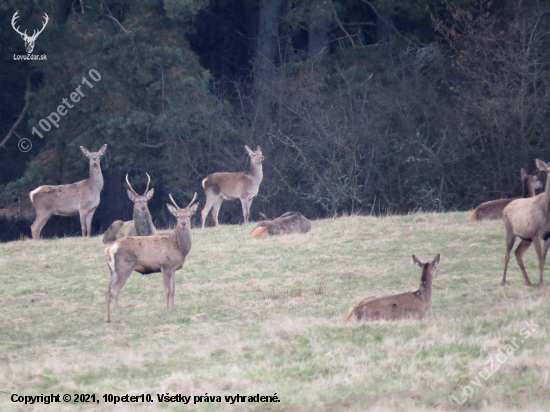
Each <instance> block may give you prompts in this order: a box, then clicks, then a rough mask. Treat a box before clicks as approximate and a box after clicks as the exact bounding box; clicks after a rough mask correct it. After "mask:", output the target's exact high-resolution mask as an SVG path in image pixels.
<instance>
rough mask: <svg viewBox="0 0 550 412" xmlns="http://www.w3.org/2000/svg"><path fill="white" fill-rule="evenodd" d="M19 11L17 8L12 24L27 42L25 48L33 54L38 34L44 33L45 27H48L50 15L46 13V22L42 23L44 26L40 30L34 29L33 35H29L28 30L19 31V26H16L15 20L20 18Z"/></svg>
mask: <svg viewBox="0 0 550 412" xmlns="http://www.w3.org/2000/svg"><path fill="white" fill-rule="evenodd" d="M17 13H19V10H17V11H16V12H15V13H14V15H13V17H12V19H11V26H12V27H13V29H14V30H15V31H16V32H17V33H19V34H20V35H21V37H22V38H23V41H24V42H25V49H26V50H27V53H28V54H31V53H32V51H33V49H34V42H35V41H36V39H37V38H38V35H39V34H40V33H42V32H43V31H44V29H45V28H46V25H47V24H48V21H49V17H48V15H47V14H46V13H44V24H43V25H42V28H41V29H40V30H34V31H33V33H32V35H31V36H29V35H27V30H25V31H24V32H23V33H21V31H19V26H18V27H15V21H16V20H17V18H18V16H17Z"/></svg>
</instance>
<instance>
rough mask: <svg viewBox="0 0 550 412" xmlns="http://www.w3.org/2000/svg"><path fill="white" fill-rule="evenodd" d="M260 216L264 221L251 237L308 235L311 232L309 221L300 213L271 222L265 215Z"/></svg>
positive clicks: (286, 215)
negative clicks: (292, 234)
mask: <svg viewBox="0 0 550 412" xmlns="http://www.w3.org/2000/svg"><path fill="white" fill-rule="evenodd" d="M260 216H261V218H262V219H263V220H262V221H261V222H260V223H258V226H256V227H255V228H254V229H253V230H252V232H250V237H262V236H268V235H269V236H274V235H288V234H291V233H307V232H309V231H310V230H311V223H309V220H307V219H306V218H305V217H304V215H302V214H301V213H298V212H287V213H285V214H284V215H282V216H280V217H278V218H277V219H273V220H269V219H268V218H267V217H266V216H265V215H264V214H263V213H260Z"/></svg>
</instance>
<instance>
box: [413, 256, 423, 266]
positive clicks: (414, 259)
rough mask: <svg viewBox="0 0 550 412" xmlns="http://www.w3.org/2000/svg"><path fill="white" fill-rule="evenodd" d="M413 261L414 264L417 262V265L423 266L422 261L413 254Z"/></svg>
mask: <svg viewBox="0 0 550 412" xmlns="http://www.w3.org/2000/svg"><path fill="white" fill-rule="evenodd" d="M413 262H414V263H415V264H417V265H418V266H420V267H421V268H423V267H424V263H422V262H421V261H420V259H418V258H417V257H416V256H415V255H413Z"/></svg>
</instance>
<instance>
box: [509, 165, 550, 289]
mask: <svg viewBox="0 0 550 412" xmlns="http://www.w3.org/2000/svg"><path fill="white" fill-rule="evenodd" d="M535 163H536V165H537V167H538V168H539V169H540V170H542V171H545V172H546V173H547V176H546V187H545V189H544V192H543V193H539V194H538V195H537V196H535V197H531V198H529V199H517V200H514V201H513V202H512V203H510V204H509V205H508V206H506V208H505V209H504V212H503V217H504V219H503V220H504V227H505V228H506V256H505V257H504V274H503V275H502V286H504V285H506V269H507V268H508V262H509V261H510V252H511V251H512V248H513V247H514V243H515V242H516V236H519V237H520V238H521V241H520V243H519V245H518V247H517V249H516V251H515V252H514V253H515V255H516V260H517V262H518V265H519V268H520V269H521V273H522V274H523V278H524V279H525V284H526V285H527V286H531V281H530V280H529V277H528V276H527V272H526V271H525V266H524V265H523V254H524V253H525V251H526V250H527V249H528V248H529V246H530V245H531V243H533V244H534V245H535V251H536V252H537V257H538V260H539V270H540V277H539V283H538V286H539V288H541V287H543V279H542V274H543V271H544V263H545V262H546V254H547V253H548V247H550V178H549V177H548V173H550V163H549V164H546V163H545V162H543V161H542V160H539V159H536V160H535ZM541 239H542V240H543V241H544V243H543V244H542V245H541Z"/></svg>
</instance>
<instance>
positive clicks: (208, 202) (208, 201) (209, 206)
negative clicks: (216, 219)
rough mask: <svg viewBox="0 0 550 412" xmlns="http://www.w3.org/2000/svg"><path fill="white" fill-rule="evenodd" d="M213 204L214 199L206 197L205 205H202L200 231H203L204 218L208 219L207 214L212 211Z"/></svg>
mask: <svg viewBox="0 0 550 412" xmlns="http://www.w3.org/2000/svg"><path fill="white" fill-rule="evenodd" d="M214 202H215V199H212V197H209V196H208V195H206V203H205V204H204V208H203V209H202V211H201V220H202V226H201V229H204V224H205V222H206V218H207V217H208V212H210V209H212V206H213V205H214Z"/></svg>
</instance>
